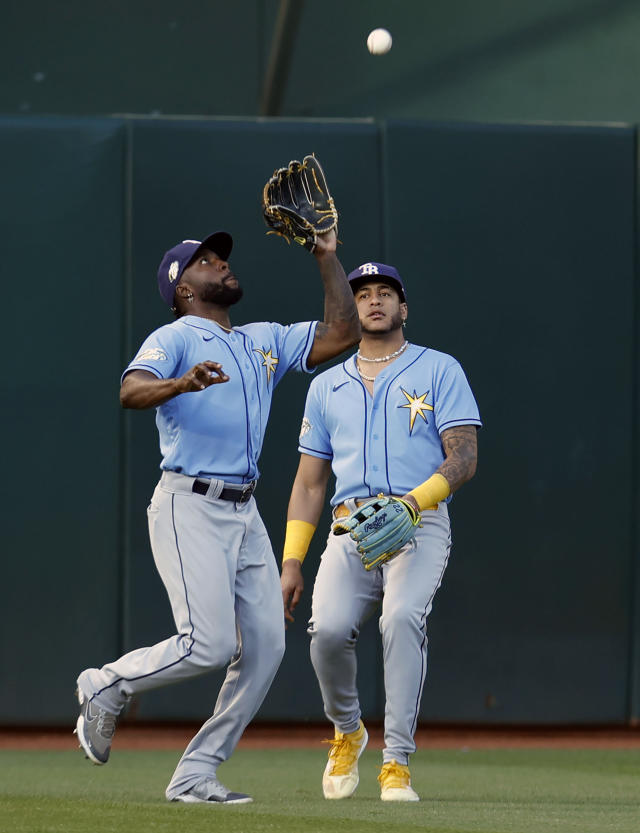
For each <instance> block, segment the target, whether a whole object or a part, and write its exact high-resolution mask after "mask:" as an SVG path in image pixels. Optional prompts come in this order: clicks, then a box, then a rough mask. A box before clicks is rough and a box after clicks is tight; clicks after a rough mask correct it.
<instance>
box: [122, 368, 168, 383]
mask: <svg viewBox="0 0 640 833" xmlns="http://www.w3.org/2000/svg"><path fill="white" fill-rule="evenodd" d="M132 370H146V371H148V372H149V373H153V375H154V376H157V378H158V379H165V378H166V377H165V376H163V375H162V373H160V371H159V370H158V369H157V368H156V367H152V366H151V365H149V364H130V365H129V367H128V368H127V369H126V370H125V371H124V373H123V374H122V376H121V377H120V382H121V383H122V382H123V380H124V377H125V376H126V375H127V373H131V371H132Z"/></svg>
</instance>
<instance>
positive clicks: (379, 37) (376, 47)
mask: <svg viewBox="0 0 640 833" xmlns="http://www.w3.org/2000/svg"><path fill="white" fill-rule="evenodd" d="M392 43H393V38H392V37H391V34H390V33H389V32H388V31H387V30H386V29H374V30H373V32H369V37H368V38H367V49H368V50H369V52H371V54H372V55H384V54H385V53H386V52H388V51H389V50H390V49H391V44H392Z"/></svg>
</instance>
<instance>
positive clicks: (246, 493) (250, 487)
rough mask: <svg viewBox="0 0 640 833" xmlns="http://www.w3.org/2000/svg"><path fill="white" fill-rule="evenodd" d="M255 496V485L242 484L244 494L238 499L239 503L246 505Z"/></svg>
mask: <svg viewBox="0 0 640 833" xmlns="http://www.w3.org/2000/svg"><path fill="white" fill-rule="evenodd" d="M252 494H253V483H243V484H242V494H241V495H240V497H239V498H238V503H246V502H247V501H248V500H249V498H250V497H251V495H252Z"/></svg>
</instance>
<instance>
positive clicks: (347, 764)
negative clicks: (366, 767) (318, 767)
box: [322, 734, 359, 775]
mask: <svg viewBox="0 0 640 833" xmlns="http://www.w3.org/2000/svg"><path fill="white" fill-rule="evenodd" d="M322 742H323V743H330V744H331V749H330V750H329V758H332V759H333V766H332V767H331V771H330V773H329V775H348V774H349V772H351V770H352V769H353V765H354V764H355V762H356V761H357V760H358V748H359V746H358V741H353V740H349V738H348V737H347V736H346V735H342V734H340V735H338V737H337V738H333V740H329V739H327V740H323V741H322Z"/></svg>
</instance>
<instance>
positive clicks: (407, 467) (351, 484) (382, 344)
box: [281, 262, 481, 801]
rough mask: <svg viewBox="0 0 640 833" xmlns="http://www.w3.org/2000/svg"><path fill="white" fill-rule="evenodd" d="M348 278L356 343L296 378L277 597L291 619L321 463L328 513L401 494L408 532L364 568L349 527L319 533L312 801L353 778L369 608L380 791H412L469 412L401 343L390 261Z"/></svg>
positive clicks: (390, 794) (350, 787)
mask: <svg viewBox="0 0 640 833" xmlns="http://www.w3.org/2000/svg"><path fill="white" fill-rule="evenodd" d="M348 277H349V282H350V283H351V286H352V289H353V292H354V296H355V301H356V306H357V308H358V314H359V316H360V323H361V326H362V340H361V342H360V348H359V350H358V352H357V353H356V354H355V355H353V356H351V358H349V359H347V360H346V361H345V362H343V363H342V364H339V365H336V366H335V367H332V368H330V369H329V370H327V371H325V372H324V373H321V374H320V375H319V376H317V377H316V378H315V379H314V380H313V381H312V383H311V385H310V387H309V392H308V395H307V401H306V406H305V411H304V418H303V420H302V428H301V431H300V440H299V451H300V452H301V455H300V465H299V468H298V472H297V474H296V478H295V481H294V484H293V489H292V492H291V499H290V502H289V510H288V521H287V534H286V539H285V546H284V556H283V563H282V575H281V584H282V596H283V602H284V608H285V616H286V618H287V619H288V620H290V621H293V617H292V611H293V610H294V608H295V607H296V605H297V603H298V601H299V600H300V596H301V593H302V592H303V589H304V582H303V578H302V570H301V564H302V561H303V559H304V557H305V555H306V552H307V549H308V546H309V542H310V541H311V538H312V536H313V533H314V530H315V528H316V525H317V523H318V520H319V518H320V514H321V511H322V506H323V503H324V496H325V492H326V487H327V482H328V479H329V475H330V474H331V471H332V470H333V473H334V475H335V478H336V483H335V492H334V494H333V497H332V498H331V505H332V507H333V517H334V521H338V520H339V519H341V518H343V519H344V518H345V517H348V516H350V515H351V513H353V512H355V511H356V510H357V507H358V506H361V505H362V504H363V503H364V502H366V501H368V500H370V499H371V498H372V497H375V496H377V495H393V496H395V497H399V498H402V499H403V500H404V501H406V502H407V503H408V504H410V508H411V511H412V512H413V511H414V510H417V511H418V512H419V515H418V516H417V517H416V519H417V518H418V517H419V521H420V525H419V526H416V527H415V529H416V531H415V537H413V538H412V539H411V540H409V541H408V543H407V544H406V545H405V546H403V547H402V548H401V549H400V550H399V551H398V552H397V554H396V555H394V556H393V557H391V558H390V560H387V561H385V562H384V563H381V564H380V565H379V566H374V567H373V568H371V569H369V568H368V567H367V569H365V568H364V567H363V562H361V555H360V553H359V552H358V551H357V549H356V543H355V542H354V540H352V538H351V537H350V536H349V535H338V534H329V536H328V539H327V545H326V549H325V551H324V554H323V556H322V560H321V562H320V567H319V569H318V573H317V576H316V580H315V584H314V588H313V599H312V613H311V620H310V622H309V629H308V632H309V634H310V636H311V661H312V663H313V667H314V669H315V672H316V676H317V678H318V682H319V684H320V691H321V693H322V699H323V703H324V709H325V713H326V715H327V717H328V719H329V720H330V721H331V722H332V723H333V725H334V729H335V732H334V739H333V741H332V743H331V749H330V751H329V759H328V761H327V764H326V767H325V770H324V774H323V778H322V787H323V792H324V795H325V798H329V799H340V798H347V797H349V796H351V795H352V794H353V793H354V791H355V789H356V787H357V786H358V780H359V776H358V758H359V757H360V755H361V754H362V751H363V750H364V748H365V746H366V744H367V731H366V729H365V727H364V724H363V722H362V719H361V711H360V703H359V700H358V691H357V688H356V653H355V649H356V642H357V639H358V634H359V632H360V629H361V627H362V625H363V623H364V622H365V621H366V620H367V619H368V618H369V617H371V616H372V615H373V614H374V613H376V611H380V619H379V626H380V633H381V636H382V647H383V662H384V682H385V694H386V708H385V720H384V741H385V746H384V750H383V754H382V768H381V770H380V775H379V776H378V780H379V781H380V788H381V792H380V796H381V798H382V800H384V801H418V800H419V796H418V794H417V793H416V791H415V790H414V789H413V787H412V786H411V777H410V772H409V767H408V763H409V755H410V754H411V753H413V752H414V751H415V743H414V735H415V730H416V724H417V720H418V712H419V707H420V700H421V697H422V689H423V685H424V680H425V672H426V667H427V631H426V621H427V617H428V615H429V613H430V611H431V606H432V603H433V598H434V596H435V593H436V591H437V589H438V588H439V587H440V583H441V581H442V577H443V575H444V571H445V568H446V566H447V561H448V558H449V550H450V546H451V536H450V526H449V514H448V504H449V501H450V500H451V493H452V492H454V491H455V490H456V489H457V488H458V487H459V486H461V485H462V484H463V483H464V482H465V481H467V480H469V479H470V478H471V477H472V476H473V475H474V473H475V469H476V458H477V441H476V432H477V428H478V427H479V426H480V425H481V422H480V417H479V414H478V408H477V405H476V402H475V399H474V397H473V394H472V392H471V389H470V387H469V384H468V382H467V380H466V378H465V375H464V373H463V371H462V368H461V366H460V364H459V363H458V362H457V361H456V360H455V359H454V358H452V357H451V356H448V355H447V354H445V353H441V352H438V351H437V350H434V349H433V348H430V347H421V346H419V345H417V344H411V343H409V342H408V341H406V340H405V338H404V334H403V327H404V325H405V323H406V319H407V314H408V306H407V298H406V293H405V287H404V283H403V280H402V278H401V277H400V274H399V273H398V271H397V269H395V267H393V266H389V265H388V264H384V263H374V262H369V263H363V264H362V265H361V266H359V267H358V268H357V269H355V270H354V271H353V272H351V273H350V274H349V276H348ZM414 514H415V512H414ZM342 523H343V524H344V521H343V522H342ZM339 527H340V524H335V525H334V530H335V531H339Z"/></svg>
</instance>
